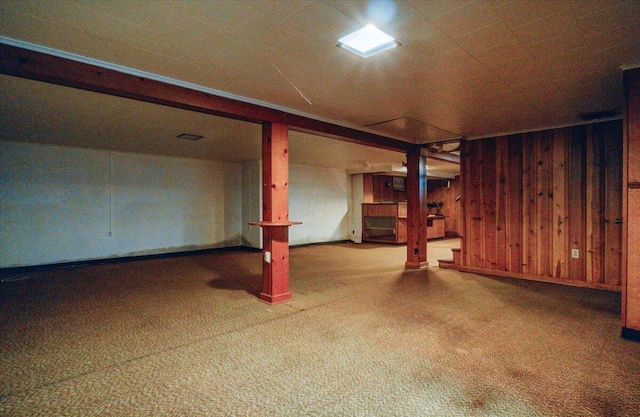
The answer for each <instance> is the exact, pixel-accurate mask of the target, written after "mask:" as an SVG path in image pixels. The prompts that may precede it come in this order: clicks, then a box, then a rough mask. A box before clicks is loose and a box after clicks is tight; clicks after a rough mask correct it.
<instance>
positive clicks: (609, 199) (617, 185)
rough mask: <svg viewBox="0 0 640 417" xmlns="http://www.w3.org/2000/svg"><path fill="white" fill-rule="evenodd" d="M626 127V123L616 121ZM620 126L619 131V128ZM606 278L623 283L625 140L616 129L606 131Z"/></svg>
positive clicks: (615, 283) (620, 125) (604, 199)
mask: <svg viewBox="0 0 640 417" xmlns="http://www.w3.org/2000/svg"><path fill="white" fill-rule="evenodd" d="M615 123H617V124H618V126H619V129H620V130H622V122H615ZM617 129H618V128H616V129H615V130H617ZM603 142H604V175H603V177H604V184H607V186H606V187H604V192H603V194H604V198H603V200H602V204H603V212H604V242H603V244H604V280H603V282H604V283H606V284H610V285H622V276H621V272H620V271H621V269H622V217H623V216H622V164H621V163H620V161H622V142H621V141H620V140H619V137H618V136H617V135H616V134H615V132H614V131H613V129H609V130H605V131H604V140H603Z"/></svg>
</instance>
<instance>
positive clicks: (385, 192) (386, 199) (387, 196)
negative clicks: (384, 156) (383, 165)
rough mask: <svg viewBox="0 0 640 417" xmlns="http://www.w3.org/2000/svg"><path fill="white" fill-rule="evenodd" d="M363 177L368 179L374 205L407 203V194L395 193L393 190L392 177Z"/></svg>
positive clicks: (372, 175) (376, 175)
mask: <svg viewBox="0 0 640 417" xmlns="http://www.w3.org/2000/svg"><path fill="white" fill-rule="evenodd" d="M364 177H365V178H369V181H371V186H372V187H373V189H372V193H373V202H374V203H397V202H400V201H407V193H406V192H405V191H396V190H394V189H393V176H391V175H382V174H365V175H364ZM405 181H406V179H405Z"/></svg>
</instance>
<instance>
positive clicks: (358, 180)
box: [350, 174, 364, 243]
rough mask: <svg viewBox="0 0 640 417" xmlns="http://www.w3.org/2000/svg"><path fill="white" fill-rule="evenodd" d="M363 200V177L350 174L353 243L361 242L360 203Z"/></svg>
mask: <svg viewBox="0 0 640 417" xmlns="http://www.w3.org/2000/svg"><path fill="white" fill-rule="evenodd" d="M363 202H364V177H363V175H362V174H355V175H352V176H351V210H350V212H351V235H350V238H351V240H352V241H353V242H355V243H362V203H363Z"/></svg>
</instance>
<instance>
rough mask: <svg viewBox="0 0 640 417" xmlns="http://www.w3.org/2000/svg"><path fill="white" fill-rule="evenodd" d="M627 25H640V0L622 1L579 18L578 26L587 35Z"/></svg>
mask: <svg viewBox="0 0 640 417" xmlns="http://www.w3.org/2000/svg"><path fill="white" fill-rule="evenodd" d="M627 25H635V26H639V25H640V2H638V1H629V2H626V3H621V4H619V5H617V6H614V7H610V8H607V9H603V10H600V11H598V12H595V13H593V14H589V15H586V16H582V17H580V18H578V26H579V27H580V29H582V30H583V31H584V32H585V34H586V35H594V34H596V33H599V32H605V31H608V30H611V29H612V28H615V27H619V26H627Z"/></svg>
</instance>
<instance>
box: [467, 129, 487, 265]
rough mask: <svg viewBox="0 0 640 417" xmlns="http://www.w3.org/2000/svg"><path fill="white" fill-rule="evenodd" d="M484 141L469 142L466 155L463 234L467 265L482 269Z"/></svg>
mask: <svg viewBox="0 0 640 417" xmlns="http://www.w3.org/2000/svg"><path fill="white" fill-rule="evenodd" d="M483 143H484V141H472V142H469V146H468V155H469V165H468V170H467V171H468V179H469V182H468V184H467V186H468V188H467V189H466V190H465V196H468V198H466V208H467V209H468V212H469V216H468V217H467V219H468V223H467V225H466V227H467V229H466V232H465V234H464V236H465V243H466V254H467V256H468V264H469V265H470V266H473V267H477V268H482V267H483V266H484V260H483V259H482V256H483V253H484V250H483V247H482V244H483V234H484V229H483V226H482V144H483Z"/></svg>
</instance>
